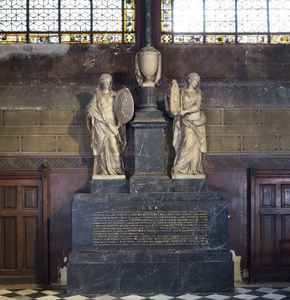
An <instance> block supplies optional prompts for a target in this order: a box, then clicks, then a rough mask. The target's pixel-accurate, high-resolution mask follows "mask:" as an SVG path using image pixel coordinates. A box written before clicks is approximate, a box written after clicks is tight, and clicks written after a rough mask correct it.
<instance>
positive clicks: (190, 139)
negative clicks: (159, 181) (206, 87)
mask: <svg viewBox="0 0 290 300" xmlns="http://www.w3.org/2000/svg"><path fill="white" fill-rule="evenodd" d="M199 83H200V76H199V75H198V74H197V73H191V74H189V75H188V77H187V86H186V87H185V88H179V86H178V83H177V81H176V80H173V81H172V85H171V91H170V102H169V106H170V112H171V114H172V115H173V116H174V126H173V130H174V136H173V146H174V149H175V160H174V164H173V169H172V177H173V178H178V177H194V178H205V174H204V169H203V163H202V153H206V151H207V145H206V130H205V124H206V118H205V115H204V113H203V112H202V111H201V110H200V108H201V101H202V94H201V90H200V88H199Z"/></svg>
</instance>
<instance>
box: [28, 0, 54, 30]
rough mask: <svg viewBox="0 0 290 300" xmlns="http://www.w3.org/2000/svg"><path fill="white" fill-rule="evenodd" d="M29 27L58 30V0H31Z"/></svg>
mask: <svg viewBox="0 0 290 300" xmlns="http://www.w3.org/2000/svg"><path fill="white" fill-rule="evenodd" d="M29 29H30V30H31V31H58V0H29Z"/></svg>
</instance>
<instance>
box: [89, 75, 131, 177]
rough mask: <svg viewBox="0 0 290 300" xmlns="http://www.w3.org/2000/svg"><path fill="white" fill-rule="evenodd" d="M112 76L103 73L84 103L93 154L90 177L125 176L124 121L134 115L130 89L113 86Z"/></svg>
mask: <svg viewBox="0 0 290 300" xmlns="http://www.w3.org/2000/svg"><path fill="white" fill-rule="evenodd" d="M112 81H113V80H112V76H111V75H110V74H102V75H101V76H100V78H99V82H98V86H97V89H96V94H95V95H94V97H93V99H92V101H91V102H90V103H89V105H88V107H87V125H88V129H89V132H90V136H91V148H92V151H93V156H94V166H93V179H98V178H102V179H104V178H108V179H109V178H112V177H116V178H120V176H122V177H124V166H123V158H122V156H123V153H124V150H125V147H126V126H125V125H126V123H128V122H129V121H130V120H131V119H132V118H133V115H134V101H133V97H132V94H131V93H130V91H129V89H127V88H123V89H121V90H119V91H117V92H116V91H114V90H113V89H112Z"/></svg>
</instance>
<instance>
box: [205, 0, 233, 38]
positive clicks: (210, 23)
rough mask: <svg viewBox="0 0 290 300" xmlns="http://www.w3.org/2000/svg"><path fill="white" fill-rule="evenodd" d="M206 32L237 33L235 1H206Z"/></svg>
mask: <svg viewBox="0 0 290 300" xmlns="http://www.w3.org/2000/svg"><path fill="white" fill-rule="evenodd" d="M205 14H206V15H205V31H206V32H235V0H223V1H221V0H206V2H205Z"/></svg>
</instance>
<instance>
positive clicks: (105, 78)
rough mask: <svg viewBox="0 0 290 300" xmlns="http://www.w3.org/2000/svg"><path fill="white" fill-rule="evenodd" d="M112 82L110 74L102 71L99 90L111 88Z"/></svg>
mask: <svg viewBox="0 0 290 300" xmlns="http://www.w3.org/2000/svg"><path fill="white" fill-rule="evenodd" d="M112 82H113V77H112V75H111V74H108V73H103V74H102V75H101V76H100V78H99V88H100V89H101V90H110V89H111V88H112Z"/></svg>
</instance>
